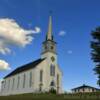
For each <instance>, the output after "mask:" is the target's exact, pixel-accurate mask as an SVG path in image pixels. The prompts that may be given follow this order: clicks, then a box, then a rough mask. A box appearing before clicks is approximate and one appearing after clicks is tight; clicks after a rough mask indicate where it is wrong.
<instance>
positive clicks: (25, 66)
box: [4, 58, 45, 79]
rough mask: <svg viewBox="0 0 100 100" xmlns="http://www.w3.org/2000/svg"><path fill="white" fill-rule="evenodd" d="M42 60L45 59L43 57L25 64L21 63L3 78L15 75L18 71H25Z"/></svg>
mask: <svg viewBox="0 0 100 100" xmlns="http://www.w3.org/2000/svg"><path fill="white" fill-rule="evenodd" d="M44 60H45V58H44V59H37V60H35V61H34V62H31V63H28V64H25V65H23V66H21V67H18V68H16V69H15V70H14V71H12V72H11V73H9V74H8V75H7V76H5V77H4V79H6V78H8V77H11V76H13V75H16V74H18V73H21V72H23V71H27V70H29V69H32V68H35V67H36V66H37V65H38V64H40V63H41V62H42V61H44Z"/></svg>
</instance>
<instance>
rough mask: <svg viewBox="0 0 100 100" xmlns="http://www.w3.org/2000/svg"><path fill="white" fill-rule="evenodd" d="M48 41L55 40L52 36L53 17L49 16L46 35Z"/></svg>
mask: <svg viewBox="0 0 100 100" xmlns="http://www.w3.org/2000/svg"><path fill="white" fill-rule="evenodd" d="M46 39H47V40H53V36H52V16H49V24H48V32H47V35H46Z"/></svg>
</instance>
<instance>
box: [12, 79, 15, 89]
mask: <svg viewBox="0 0 100 100" xmlns="http://www.w3.org/2000/svg"><path fill="white" fill-rule="evenodd" d="M12 81H13V83H12V89H13V88H14V82H15V78H13V80H12Z"/></svg>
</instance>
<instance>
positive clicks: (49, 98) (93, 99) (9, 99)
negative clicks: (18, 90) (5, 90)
mask: <svg viewBox="0 0 100 100" xmlns="http://www.w3.org/2000/svg"><path fill="white" fill-rule="evenodd" d="M0 100H100V93H95V94H64V95H55V94H23V95H13V96H1V97H0Z"/></svg>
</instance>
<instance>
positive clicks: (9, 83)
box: [8, 79, 10, 90]
mask: <svg viewBox="0 0 100 100" xmlns="http://www.w3.org/2000/svg"><path fill="white" fill-rule="evenodd" d="M9 88H10V79H9V80H8V90H9Z"/></svg>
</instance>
